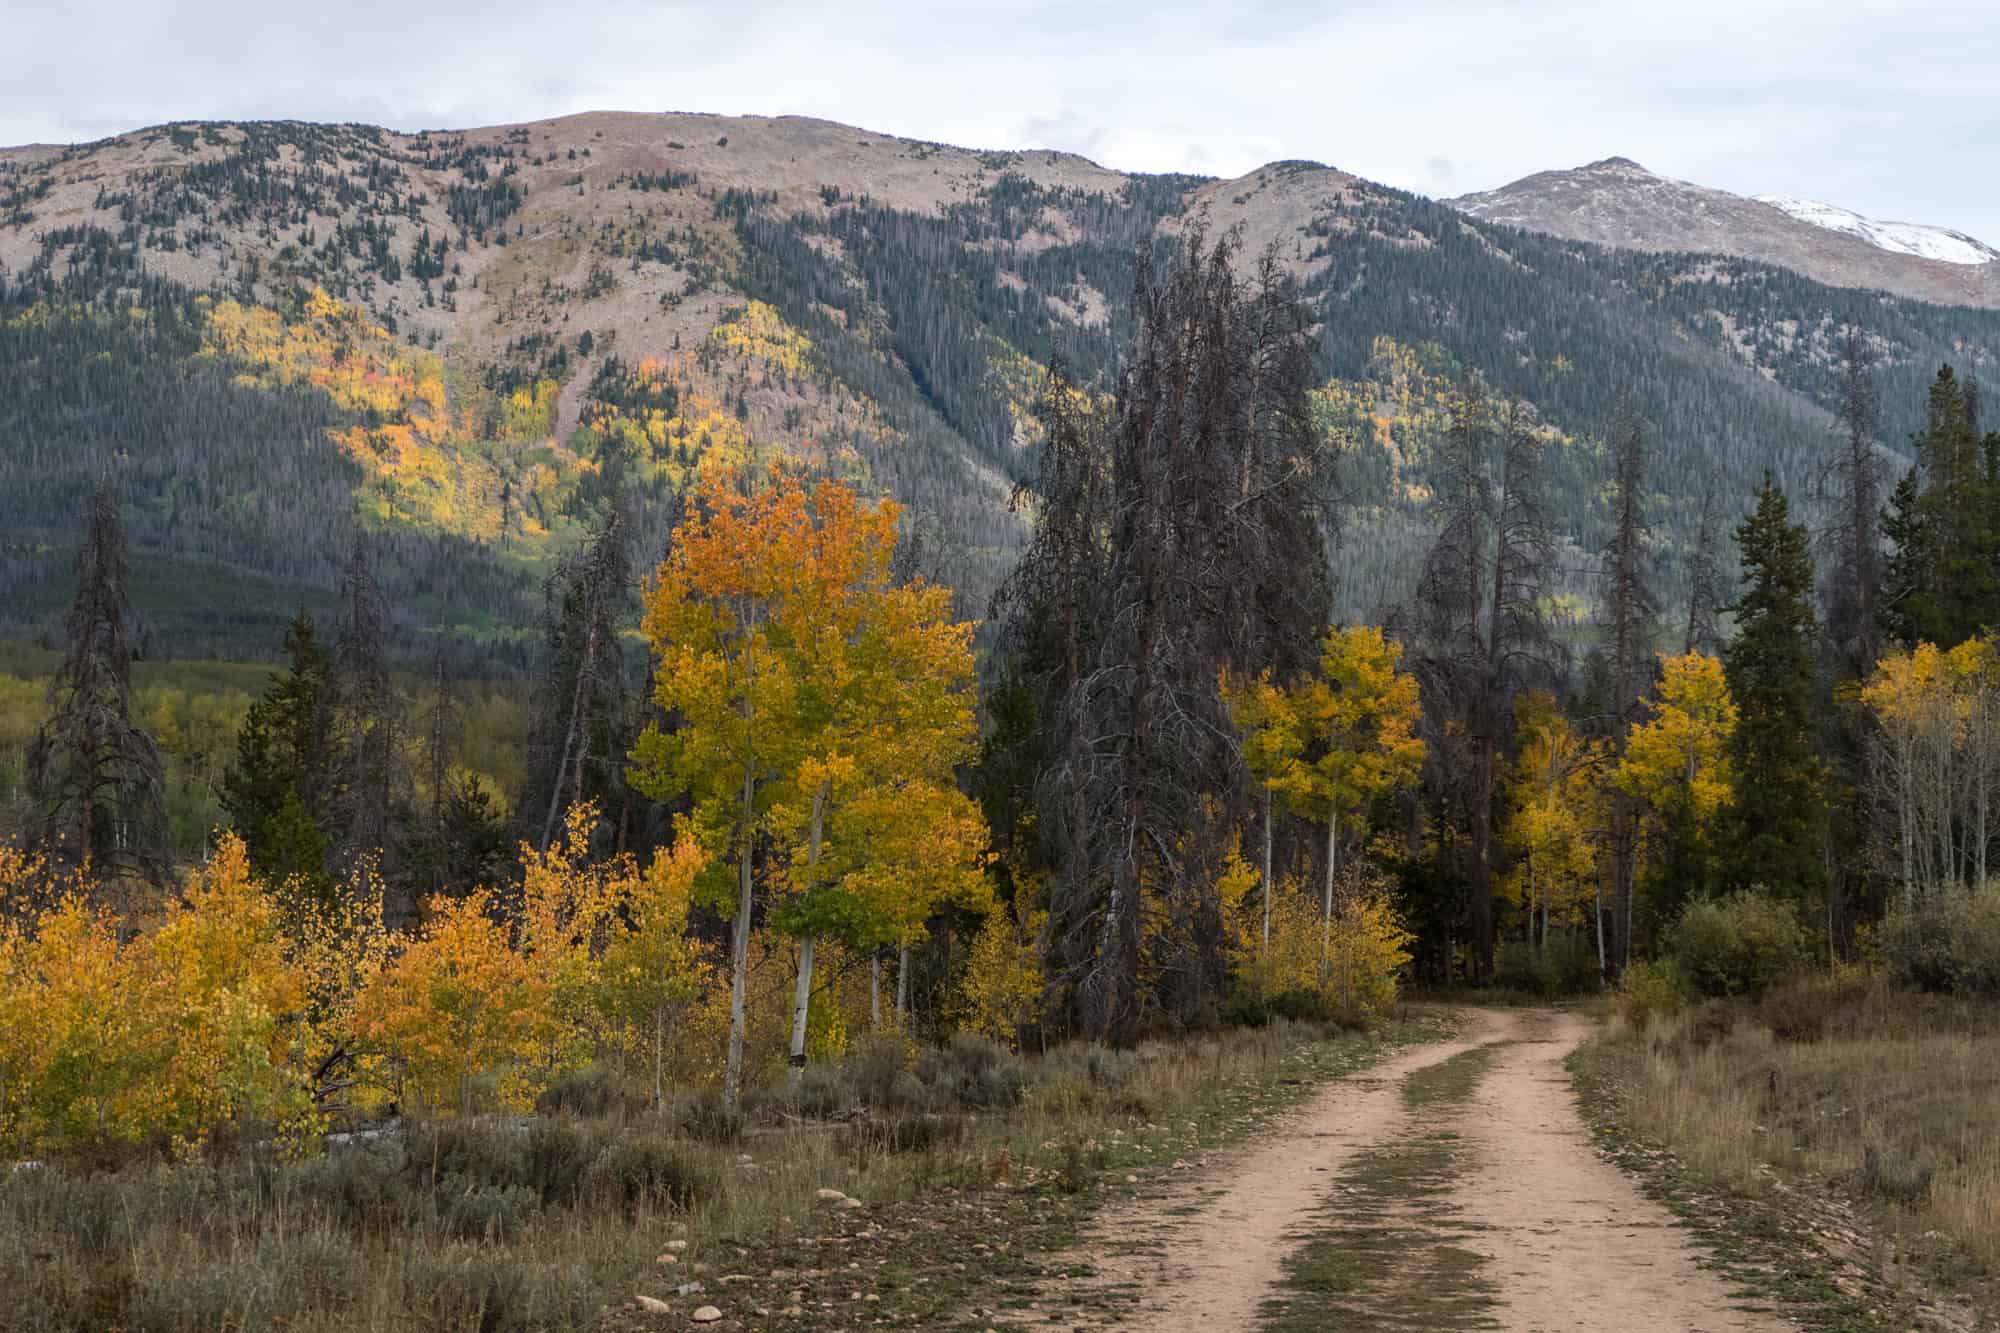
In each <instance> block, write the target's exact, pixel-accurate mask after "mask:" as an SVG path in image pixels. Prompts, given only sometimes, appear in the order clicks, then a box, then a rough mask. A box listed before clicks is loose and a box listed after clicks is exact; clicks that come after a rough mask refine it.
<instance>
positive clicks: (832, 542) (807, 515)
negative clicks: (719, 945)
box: [633, 469, 973, 1105]
mask: <svg viewBox="0 0 2000 1333" xmlns="http://www.w3.org/2000/svg"><path fill="white" fill-rule="evenodd" d="M695 511H696V512H695V515H694V517H693V518H691V519H690V520H689V521H688V522H687V523H685V524H684V525H683V526H682V528H681V530H680V531H679V532H678V533H677V534H676V538H675V544H674V549H673V551H672V552H671V553H670V554H669V556H668V557H667V560H666V561H665V562H664V563H663V564H662V566H661V568H660V573H659V583H658V586H657V588H656V589H655V591H654V592H653V594H652V596H651V598H650V599H649V604H648V608H647V614H646V622H645V628H646V633H647V636H648V638H649V639H651V641H652V643H653V645H654V648H655V651H656V654H657V666H656V671H655V677H654V680H655V685H654V695H655V698H656V699H657V700H658V702H659V703H660V705H661V707H662V709H664V710H666V711H669V712H674V713H678V714H679V715H680V717H681V719H682V725H681V726H680V728H678V729H677V730H675V731H673V732H663V731H659V730H657V729H655V730H652V731H649V732H648V733H647V734H646V735H645V736H644V737H642V738H641V740H640V743H639V746H638V750H637V754H636V761H637V762H636V766H635V769H634V773H633V781H634V783H635V785H636V786H637V787H638V788H639V790H641V791H644V792H647V793H648V794H650V795H656V796H666V795H672V794H677V793H679V792H683V791H686V792H691V793H692V794H693V796H694V798H695V808H694V811H693V814H692V817H691V819H690V824H689V826H690V828H691V829H693V830H694V832H695V834H696V836H698V837H700V838H701V839H702V841H703V845H704V846H705V847H707V848H708V849H709V850H710V851H711V852H712V853H714V854H715V855H716V856H717V858H718V860H719V859H720V858H721V857H722V856H723V855H724V854H725V853H732V854H733V859H734V861H735V865H736V871H737V875H736V886H735V888H736V892H735V899H734V902H733V903H731V902H729V901H728V900H727V898H726V897H725V896H723V895H720V894H716V893H715V889H714V887H713V886H710V887H709V888H708V889H707V890H706V891H707V892H708V893H709V894H711V895H713V896H715V897H717V898H720V899H721V901H720V902H719V903H718V905H720V906H723V907H725V909H730V910H731V911H732V915H733V924H734V927H735V929H734V932H733V937H732V947H731V963H730V993H731V1005H730V1037H729V1053H728V1056H727V1059H726V1062H725V1071H724V1080H723V1089H724V1098H725V1100H726V1101H728V1102H730V1103H731V1104H732V1105H733V1104H734V1102H735V1099H736V1097H737V1094H738V1090H739V1087H740V1083H741V1072H742V1064H743V1034H744V1030H745V1026H746V1014H745V1008H744V1006H745V993H746V992H745V985H746V968H747V959H748V950H749V932H750V919H751V916H752V913H753V911H754V910H755V907H756V887H757V882H758V881H757V876H756V873H755V857H756V854H757V849H758V848H759V846H760V845H766V844H769V845H772V846H773V847H774V848H775V849H776V850H778V851H779V852H780V853H781V855H780V856H779V858H777V860H776V861H775V863H774V864H773V865H772V866H771V867H770V873H769V874H768V875H767V876H766V881H767V883H768V884H769V886H770V887H771V888H772V889H773V890H775V891H777V892H779V893H780V894H781V895H782V900H781V901H780V902H779V903H776V904H773V905H774V906H775V907H777V908H778V909H779V910H778V912H777V914H776V915H775V916H774V918H773V920H774V923H776V924H778V925H779V926H780V928H781V929H784V930H785V931H786V932H787V933H790V934H792V935H794V936H795V937H796V938H797V939H798V941H799V968H798V979H797V986H796V989H795V995H794V1022H793V1038H792V1043H791V1050H792V1061H793V1067H794V1068H796V1067H798V1064H799V1063H800V1061H801V1060H802V1057H803V1054H804V1050H803V1035H804V1032H805V1026H806V1023H807V1021H808V1014H809V1009H810V1001H811V994H812V954H813V946H814V941H815V939H816V937H817V936H818V935H820V934H822V933H824V932H826V931H837V932H839V934H840V936H841V938H842V939H843V940H844V941H846V942H858V941H862V940H865V939H866V938H867V937H869V936H870V935H871V933H873V934H880V932H881V931H882V930H883V929H884V926H883V924H882V916H883V914H882V913H880V912H875V911H871V910H869V902H868V900H867V899H866V898H862V897H857V895H856V893H855V892H854V891H852V890H850V889H848V888H847V887H845V886H844V885H845V881H846V879H847V878H848V877H849V875H850V874H858V873H859V871H858V870H857V868H856V865H855V861H854V854H853V853H854V852H855V851H857V850H859V849H861V848H866V847H868V846H869V845H870V844H871V843H874V844H875V846H874V848H873V853H872V861H871V864H872V863H873V861H883V860H887V861H889V862H890V863H891V864H893V863H894V858H893V857H891V856H890V855H889V853H888V851H887V850H886V849H885V846H884V844H885V843H887V844H893V842H894V839H893V838H891V837H889V834H890V833H892V832H893V826H884V825H883V824H882V821H881V820H880V819H879V818H877V819H875V820H873V823H872V825H871V821H870V818H869V815H868V812H870V811H871V810H872V811H876V812H893V813H895V814H897V816H898V817H899V818H903V819H908V820H914V821H917V822H918V823H919V824H921V822H922V821H924V820H925V819H927V818H930V817H931V816H932V815H934V814H935V812H936V808H937V804H938V802H940V801H941V802H944V803H945V804H946V805H949V803H950V802H949V797H947V796H946V795H944V792H945V789H946V788H948V787H949V783H950V772H951V769H952V767H953V766H954V765H955V764H957V763H959V762H961V761H962V760H963V759H964V758H966V757H969V755H970V753H971V746H972V741H973V727H972V697H971V684H972V658H971V626H970V625H963V624H954V623H952V622H951V621H950V620H949V617H948V615H947V611H948V608H949V604H950V595H949V593H948V591H946V590H944V589H938V588H930V587H927V586H925V585H922V584H917V585H912V586H908V587H900V588H899V587H892V586H891V583H890V578H889V557H890V555H891V554H892V553H893V551H894V549H895V532H896V518H897V514H898V510H897V508H896V506H895V505H894V504H892V503H889V502H886V501H885V502H882V503H880V504H875V505H868V504H864V503H863V502H862V501H861V500H860V499H859V497H857V496H856V495H855V494H854V492H853V491H852V490H851V489H849V488H848V487H846V486H843V485H841V484H839V483H837V482H830V481H828V482H821V483H819V484H817V485H815V486H814V487H812V488H811V490H810V492H808V490H807V488H806V487H805V485H804V484H803V483H802V482H801V481H800V480H799V479H798V478H796V477H794V476H792V475H790V474H788V473H786V472H784V471H782V470H778V469H774V470H773V471H772V472H771V473H770V477H769V481H768V483H767V484H766V485H765V486H763V487H762V488H761V489H759V490H757V491H755V492H750V493H745V492H743V491H741V490H737V489H734V488H733V487H732V484H731V479H730V478H728V477H726V476H724V475H722V474H721V473H719V472H713V473H710V474H709V475H708V476H707V477H706V478H705V479H704V481H703V483H702V485H701V489H700V491H699V492H698V494H697V500H696V506H695ZM926 790H928V791H930V792H933V793H937V794H938V795H937V801H933V802H929V803H926V802H925V801H922V800H919V799H917V797H918V796H919V795H920V794H922V793H923V792H924V791H926ZM884 791H888V792H893V793H897V794H898V795H899V796H900V798H901V799H900V804H899V805H898V804H895V803H890V804H885V803H884V802H883V801H880V800H876V801H873V802H872V803H871V802H870V801H869V800H867V799H864V798H867V797H869V796H870V794H871V793H874V794H879V793H882V792H884ZM836 846H837V847H838V848H839V850H838V852H837V853H836V851H835V850H834V849H835V848H836ZM934 854H935V846H933V847H932V848H931V849H929V850H928V851H927V852H926V855H934ZM946 878H947V879H949V876H947V877H946ZM701 882H702V883H707V882H708V881H707V878H706V877H704V878H703V880H702V881H701ZM893 882H895V883H899V884H901V885H903V886H905V887H909V886H911V885H918V884H921V883H924V882H926V881H925V880H924V879H923V878H922V877H920V876H905V877H903V878H902V879H900V880H895V881H893ZM905 933H906V934H907V923H905Z"/></svg>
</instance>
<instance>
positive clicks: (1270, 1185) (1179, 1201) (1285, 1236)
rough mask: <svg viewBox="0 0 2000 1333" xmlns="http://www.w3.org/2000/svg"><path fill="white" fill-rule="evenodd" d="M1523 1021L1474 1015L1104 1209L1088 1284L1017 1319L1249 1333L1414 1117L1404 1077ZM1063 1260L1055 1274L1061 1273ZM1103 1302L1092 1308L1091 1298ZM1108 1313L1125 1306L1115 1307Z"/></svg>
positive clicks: (1053, 1296) (1085, 1259) (1050, 1290)
mask: <svg viewBox="0 0 2000 1333" xmlns="http://www.w3.org/2000/svg"><path fill="white" fill-rule="evenodd" d="M1515 1022H1516V1020H1515V1019H1514V1018H1513V1017H1512V1016H1511V1015H1507V1014H1502V1013H1497V1012H1492V1011H1486V1010H1473V1011H1468V1014H1467V1023H1466V1027H1465V1031H1464V1032H1463V1034H1462V1035H1461V1036H1459V1037H1457V1038H1455V1039H1453V1040H1451V1041H1448V1042H1439V1043H1435V1044H1432V1045H1427V1046H1422V1047H1419V1048H1417V1049H1415V1050H1412V1051H1409V1052H1406V1053H1405V1054H1402V1055H1399V1056H1396V1057H1394V1058H1392V1059H1389V1060H1385V1061H1383V1062H1382V1063H1381V1064H1378V1065H1373V1066H1370V1067H1369V1068H1368V1069H1365V1070H1362V1071H1359V1072H1356V1073H1353V1074H1349V1075H1347V1076H1346V1077H1345V1078H1340V1079H1336V1080H1334V1081H1333V1082H1331V1083H1329V1084H1327V1085H1326V1087H1325V1088H1323V1089H1321V1090H1320V1091H1319V1092H1318V1093H1317V1094H1315V1095H1314V1097H1313V1098H1312V1100H1311V1101H1309V1102H1307V1103H1306V1104H1305V1105H1304V1106H1302V1107H1299V1108H1297V1109H1295V1110H1293V1111H1290V1112H1288V1113H1286V1114H1285V1115H1284V1116H1282V1117H1280V1118H1279V1119H1278V1120H1277V1121H1276V1122H1274V1123H1273V1124H1272V1125H1270V1126H1268V1127H1266V1128H1265V1129H1263V1130H1261V1131H1260V1132H1259V1133H1258V1135H1257V1136H1256V1137H1255V1138H1253V1139H1252V1140H1251V1141H1250V1142H1248V1143H1246V1144H1243V1145H1241V1146H1239V1147H1236V1148H1232V1149H1229V1150H1227V1151H1225V1152H1222V1153H1219V1154H1217V1155H1216V1156H1215V1158H1214V1159H1212V1160H1211V1163H1210V1165H1209V1167H1208V1169H1207V1170H1205V1171H1204V1172H1203V1173H1202V1174H1201V1175H1200V1176H1199V1177H1196V1178H1194V1179H1191V1180H1189V1181H1187V1182H1185V1183H1183V1184H1180V1185H1177V1186H1176V1187H1175V1188H1174V1189H1172V1190H1170V1191H1169V1192H1168V1193H1167V1194H1166V1195H1165V1196H1164V1197H1162V1196H1160V1195H1152V1196H1149V1197H1147V1198H1144V1199H1138V1200H1133V1201H1132V1202H1130V1203H1126V1204H1121V1205H1118V1206H1115V1207H1112V1208H1109V1209H1107V1210H1105V1211H1104V1212H1102V1213H1100V1214H1099V1215H1098V1217H1097V1219H1096V1220H1095V1221H1094V1223H1093V1224H1092V1225H1091V1227H1090V1229H1089V1232H1088V1234H1087V1235H1086V1237H1085V1239H1084V1240H1083V1242H1082V1243H1081V1244H1080V1245H1079V1246H1078V1247H1077V1249H1076V1250H1075V1251H1074V1252H1073V1253H1071V1254H1070V1255H1069V1256H1067V1260H1068V1262H1069V1264H1071V1265H1072V1266H1074V1267H1078V1268H1088V1269H1090V1270H1092V1272H1091V1274H1090V1275H1089V1276H1080V1277H1071V1278H1063V1279H1057V1280H1055V1281H1052V1282H1045V1283H1043V1284H1042V1292H1041V1299H1040V1300H1038V1302H1037V1306H1038V1308H1037V1309H1035V1310H1030V1311H1015V1312H1012V1314H1011V1315H1010V1318H1009V1322H1015V1323H1031V1322H1032V1323H1044V1322H1048V1321H1050V1320H1051V1319H1052V1318H1056V1317H1057V1316H1059V1322H1061V1323H1062V1324H1063V1325H1065V1326H1067V1327H1070V1328H1085V1327H1092V1326H1096V1327H1116V1328H1123V1327H1138V1326H1142V1325H1143V1326H1146V1327H1149V1328H1152V1329H1156V1330H1164V1329H1181V1328H1205V1329H1228V1328H1249V1327H1252V1326H1253V1325H1254V1322H1255V1319H1256V1315H1257V1311H1258V1307H1259V1306H1260V1305H1261V1304H1262V1303H1263V1301H1264V1299H1265V1298H1266V1297H1267V1296H1268V1295H1269V1294H1270V1292H1271V1290H1272V1289H1273V1287H1274V1286H1275V1285H1276V1283H1277V1281H1278V1279H1279V1277H1280V1276H1281V1271H1282V1269H1281V1265H1282V1263H1283V1261H1284V1258H1285V1255H1286V1254H1287V1253H1288V1252H1289V1251H1290V1249H1291V1248H1292V1245H1293V1243H1294V1240H1293V1238H1294V1235H1295V1233H1296V1232H1297V1231H1298V1229H1299V1228H1300V1227H1301V1226H1303V1225H1305V1224H1307V1223H1308V1222H1309V1221H1310V1220H1311V1218H1312V1216H1313V1214H1314V1212H1315V1211H1316V1210H1317V1209H1318V1208H1320V1207H1321V1206H1322V1205H1323V1204H1324V1203H1325V1201H1326V1196H1327V1191H1328V1189H1329V1188H1330V1186H1331V1183H1332V1181H1333V1179H1334V1176H1335V1175H1336V1174H1338V1172H1339V1171H1340V1170H1341V1168H1342V1167H1343V1166H1344V1165H1345V1164H1346V1163H1347V1162H1348V1161H1349V1160H1350V1159H1351V1158H1353V1157H1354V1156H1355V1155H1356V1154H1357V1153H1360V1152H1362V1151H1364V1150H1365V1149H1367V1148H1369V1147H1372V1146H1374V1145H1376V1144H1378V1143H1381V1142H1384V1141H1387V1140H1389V1139H1391V1138H1393V1137H1394V1136H1395V1134H1396V1133H1397V1132H1398V1131H1399V1130H1400V1129H1401V1127H1402V1126H1403V1124H1404V1123H1405V1121H1406V1120H1407V1118H1408V1114H1409V1113H1408V1111H1407V1110H1406V1108H1405V1107H1404V1105H1403V1098H1402V1087H1403V1080H1404V1079H1405V1078H1407V1077H1408V1076H1409V1075H1410V1074H1412V1073H1414V1072H1416V1071H1417V1070H1420V1069H1424V1068H1427V1067H1429V1066H1431V1065H1435V1064H1438V1063H1440V1062H1442V1061H1445V1060H1449V1059H1451V1058H1452V1057H1453V1056H1455V1055H1459V1054H1462V1053H1463V1052H1466V1051H1469V1050H1472V1049H1473V1048H1474V1047H1476V1046H1480V1045H1483V1044H1485V1043H1487V1042H1491V1041H1496V1040H1504V1039H1505V1038H1506V1036H1507V1034H1508V1032H1509V1031H1510V1030H1511V1028H1512V1027H1513V1025H1514V1023H1515ZM1063 1262H1064V1261H1063V1260H1055V1261H1053V1262H1052V1263H1051V1264H1050V1265H1049V1266H1050V1267H1052V1268H1061V1267H1062V1266H1063ZM1093 1296H1095V1297H1097V1298H1098V1301H1099V1302H1101V1304H1098V1305H1097V1308H1092V1307H1093V1304H1094V1302H1093V1301H1092V1297H1093ZM1105 1306H1117V1307H1127V1306H1129V1308H1120V1309H1118V1310H1116V1311H1113V1310H1110V1309H1106V1308H1104V1307H1105Z"/></svg>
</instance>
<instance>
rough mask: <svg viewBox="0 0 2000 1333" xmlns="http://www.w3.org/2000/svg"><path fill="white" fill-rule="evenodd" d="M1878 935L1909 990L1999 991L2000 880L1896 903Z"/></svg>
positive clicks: (1891, 967) (1886, 958)
mask: <svg viewBox="0 0 2000 1333" xmlns="http://www.w3.org/2000/svg"><path fill="white" fill-rule="evenodd" d="M1878 939H1879V941H1880V944H1881V949H1882V961H1883V963H1884V964H1885V965H1886V967H1887V968H1888V971H1889V975H1890V977H1891V978H1892V979H1893V980H1894V981H1895V982H1896V983H1897V984H1898V985H1901V986H1906V987H1909V988H1911V989H1913V990H1923V991H1936V992H1950V991H1956V992H1959V993H1961V994H1968V995H2000V883H1991V884H1988V885H1986V886H1985V887H1984V888H1981V889H1947V890H1945V891H1944V892H1942V893H1938V894H1935V895H1933V896H1931V897H1930V898H1928V899H1926V900H1925V901H1923V902H1921V903H1918V904H1917V905H1916V906H1914V907H1908V908H1898V909H1897V910H1895V911H1893V912H1891V913H1890V914H1889V918H1888V920H1886V921H1884V922H1883V923H1882V930H1881V933H1880V935H1879V936H1878Z"/></svg>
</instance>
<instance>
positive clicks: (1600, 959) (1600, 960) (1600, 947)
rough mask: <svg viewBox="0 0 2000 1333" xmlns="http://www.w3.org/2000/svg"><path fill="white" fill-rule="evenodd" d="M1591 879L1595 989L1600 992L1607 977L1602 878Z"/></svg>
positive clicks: (1600, 876) (1599, 876)
mask: <svg viewBox="0 0 2000 1333" xmlns="http://www.w3.org/2000/svg"><path fill="white" fill-rule="evenodd" d="M1593 878H1594V879H1595V880H1596V883H1597V912H1596V917H1597V987H1598V989H1599V990H1602V989H1603V988H1604V983H1605V978H1606V976H1607V975H1608V973H1607V972H1606V971H1605V967H1604V876H1603V875H1597V876H1594V877H1593Z"/></svg>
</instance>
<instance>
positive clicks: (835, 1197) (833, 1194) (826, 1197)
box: [813, 1190, 847, 1203]
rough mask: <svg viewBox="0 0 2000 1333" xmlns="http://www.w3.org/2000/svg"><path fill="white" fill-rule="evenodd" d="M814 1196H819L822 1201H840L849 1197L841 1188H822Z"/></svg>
mask: <svg viewBox="0 0 2000 1333" xmlns="http://www.w3.org/2000/svg"><path fill="white" fill-rule="evenodd" d="M813 1197H815V1198H817V1199H818V1200H819V1201H820V1202H821V1203H840V1202H842V1201H843V1200H845V1199H846V1198H847V1196H846V1195H845V1194H842V1193H841V1192H840V1191H839V1190H821V1191H820V1192H819V1193H818V1194H816V1195H815V1196H813Z"/></svg>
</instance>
